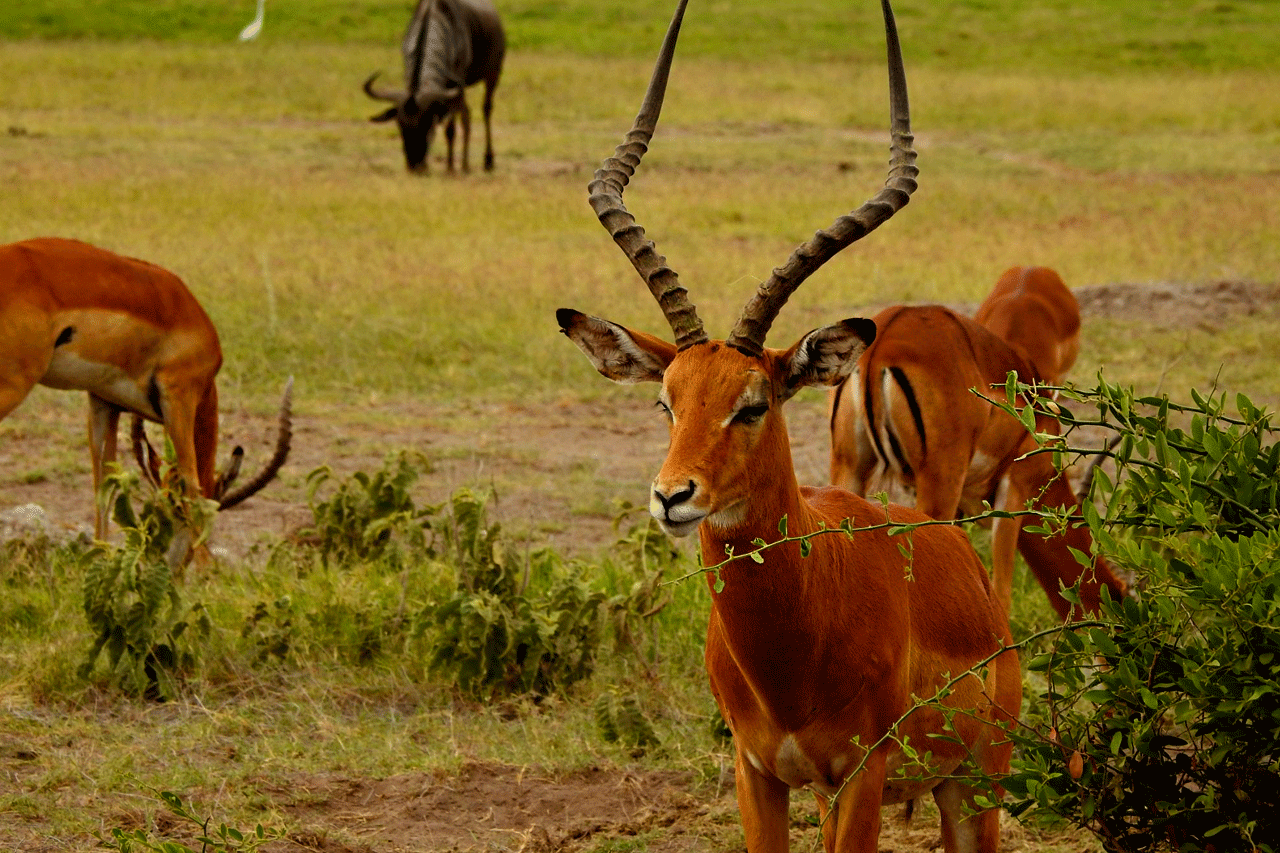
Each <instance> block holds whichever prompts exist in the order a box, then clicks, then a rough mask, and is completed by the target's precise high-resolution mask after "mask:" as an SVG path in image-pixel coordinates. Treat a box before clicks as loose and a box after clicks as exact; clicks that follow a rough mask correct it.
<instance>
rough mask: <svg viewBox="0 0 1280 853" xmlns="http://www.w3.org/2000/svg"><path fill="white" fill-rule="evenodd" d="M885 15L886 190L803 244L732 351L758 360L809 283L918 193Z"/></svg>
mask: <svg viewBox="0 0 1280 853" xmlns="http://www.w3.org/2000/svg"><path fill="white" fill-rule="evenodd" d="M880 6H881V8H882V10H883V12H884V32H885V43H886V47H887V52H888V59H889V122H890V127H889V135H890V140H891V143H890V148H889V151H890V156H889V175H888V177H887V178H886V179H885V182H884V188H883V189H882V190H880V192H879V193H877V194H876V195H875V196H874V197H872V198H871V199H869V200H868V201H867V202H865V203H864V204H863V205H862V206H861V207H859V208H858V209H857V210H854V211H853V212H851V213H848V214H846V215H844V216H841V217H840V218H839V219H837V220H836V221H835V223H834V224H832V226H831V227H830V228H828V229H827V230H825V231H819V232H817V233H816V234H814V235H813V238H812V239H810V240H809V241H808V242H805V243H802V244H801V245H800V246H799V248H797V249H796V250H795V251H794V252H793V253H792V254H791V257H790V258H789V259H788V260H787V262H786V263H785V264H783V265H782V266H780V267H778V268H777V269H775V270H774V271H773V274H772V275H771V276H770V277H769V280H768V281H766V282H765V283H764V284H762V285H760V287H759V289H758V290H757V291H756V293H755V295H754V296H752V297H751V299H750V300H749V301H748V302H747V304H746V306H745V307H743V309H742V314H741V315H740V316H739V317H738V322H737V323H736V324H735V325H734V327H733V332H732V333H731V334H730V335H729V338H728V340H727V341H726V343H728V344H729V345H730V346H732V347H736V348H737V349H739V350H741V351H743V352H745V353H747V354H749V355H754V356H759V355H760V354H761V353H763V352H764V339H765V336H766V335H767V334H768V333H769V327H770V326H771V325H773V321H774V319H776V318H777V316H778V312H779V311H780V310H782V306H783V305H785V304H786V301H787V299H788V298H789V297H790V296H791V294H792V293H794V292H795V290H796V288H797V287H799V286H800V285H801V284H802V283H803V282H804V280H805V279H806V278H808V277H809V276H810V275H812V274H813V273H815V272H817V270H818V268H819V267H821V266H822V265H823V264H825V263H826V262H827V261H829V260H830V259H831V258H833V257H835V255H836V254H837V253H839V252H840V251H841V250H842V249H844V248H846V247H847V246H849V245H851V244H853V243H855V242H857V241H858V240H861V239H862V238H863V237H865V236H867V235H868V234H870V233H871V232H872V231H874V230H875V229H876V228H878V227H879V226H880V225H883V224H884V223H885V222H886V221H887V220H888V219H889V217H891V216H893V215H894V214H895V213H897V212H898V211H899V210H901V209H902V208H903V207H905V206H906V204H907V202H908V201H910V199H911V193H912V192H913V191H914V190H915V188H916V176H917V175H918V174H919V169H917V168H916V152H915V149H913V148H912V147H911V146H912V143H913V142H914V137H912V135H911V118H910V109H909V106H908V103H907V78H906V73H905V72H904V71H903V68H902V48H901V47H900V46H899V44H898V29H897V26H896V24H895V23H894V19H893V9H892V8H890V6H889V0H880Z"/></svg>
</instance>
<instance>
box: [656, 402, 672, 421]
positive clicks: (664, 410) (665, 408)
mask: <svg viewBox="0 0 1280 853" xmlns="http://www.w3.org/2000/svg"><path fill="white" fill-rule="evenodd" d="M653 405H654V406H656V407H657V408H659V409H661V410H662V413H663V414H664V415H666V416H667V420H669V421H675V419H676V416H675V415H673V414H671V407H670V406H668V405H667V404H666V403H664V402H662V401H661V400H659V401H658V402H656V403H654V404H653Z"/></svg>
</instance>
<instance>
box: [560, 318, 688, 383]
mask: <svg viewBox="0 0 1280 853" xmlns="http://www.w3.org/2000/svg"><path fill="white" fill-rule="evenodd" d="M556 321H557V322H559V323H560V331H562V332H564V334H565V335H566V336H567V337H568V338H569V340H571V341H573V342H574V343H575V344H577V345H578V349H580V350H582V351H583V353H585V354H586V356H587V358H588V359H590V360H591V363H592V364H593V365H595V368H596V370H598V371H600V373H601V374H602V375H603V376H605V377H607V378H609V379H612V380H613V381H614V382H619V383H621V384H623V385H632V384H635V383H637V382H661V381H662V374H663V372H664V371H666V369H667V365H668V364H670V363H671V360H672V359H673V358H675V355H676V347H675V344H669V343H667V342H666V341H664V340H662V339H661V338H655V337H654V336H653V335H646V334H645V333H644V332H633V331H631V330H630V329H625V328H623V327H622V326H619V325H618V324H617V323H610V322H609V321H608V320H601V319H600V318H599V317H588V316H587V315H586V314H583V313H582V312H580V311H574V310H572V309H570V308H561V309H560V310H559V311H557V312H556Z"/></svg>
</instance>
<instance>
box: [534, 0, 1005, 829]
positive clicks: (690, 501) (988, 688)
mask: <svg viewBox="0 0 1280 853" xmlns="http://www.w3.org/2000/svg"><path fill="white" fill-rule="evenodd" d="M684 7H685V3H684V2H683V0H681V2H680V5H679V7H678V8H677V10H676V13H675V16H674V18H673V19H672V22H671V27H670V29H669V30H668V32H667V37H666V40H665V41H664V43H663V47H662V51H661V53H660V55H659V58H658V62H657V65H656V68H655V70H654V74H653V78H652V80H651V82H650V84H649V90H648V93H647V94H646V96H645V100H644V103H643V104H642V106H641V109H640V114H639V116H638V117H637V118H636V122H635V126H634V127H633V129H632V130H631V132H630V133H629V134H628V136H627V139H626V141H625V142H624V143H623V144H622V145H621V146H619V148H618V150H617V151H616V152H615V154H614V156H613V157H612V158H610V159H608V160H607V161H605V163H604V165H603V167H602V168H601V169H600V170H599V171H597V172H596V177H595V180H594V181H593V182H592V183H591V187H590V194H591V205H592V207H593V208H594V209H595V211H596V214H597V216H598V217H599V219H600V221H601V223H602V224H603V225H604V226H605V228H606V229H607V230H608V231H609V233H610V234H611V235H613V238H614V240H615V241H616V242H617V244H618V245H619V246H620V247H621V248H622V250H623V252H624V253H625V254H626V256H627V258H628V259H629V260H630V261H631V263H632V264H633V265H634V266H635V268H636V270H637V271H638V272H639V273H640V276H641V278H642V279H643V280H644V281H645V282H646V284H647V285H648V286H649V289H650V291H651V292H652V293H653V295H654V296H655V297H656V299H657V301H658V304H659V306H660V307H661V308H662V311H663V313H664V315H665V316H666V318H667V321H668V322H669V324H670V325H671V329H672V332H673V334H674V336H675V343H668V342H667V341H665V340H664V339H662V338H659V337H657V336H654V335H650V334H646V333H644V332H638V331H633V330H631V329H627V328H624V327H622V326H619V325H617V324H616V323H612V322H609V321H607V320H602V319H599V318H596V317H591V316H588V315H586V314H582V313H579V312H577V311H572V310H569V309H561V310H560V311H559V312H557V319H558V320H559V323H560V327H561V330H562V331H563V332H564V333H565V334H566V335H568V336H569V338H570V339H571V340H572V341H573V342H574V343H575V344H577V345H578V347H579V348H581V349H582V351H583V352H584V353H585V354H586V356H587V358H588V359H589V360H590V361H591V363H592V364H593V365H594V366H595V368H596V369H597V370H598V371H599V372H600V373H602V374H604V375H605V376H606V377H608V378H610V379H612V380H614V381H616V382H623V383H632V382H654V383H657V384H659V385H660V390H659V392H658V405H659V406H660V407H661V408H662V409H663V410H664V411H665V412H666V414H667V416H668V419H669V422H670V431H671V444H670V448H669V450H668V452H667V458H666V461H665V462H664V463H663V465H662V467H661V469H660V470H659V472H658V475H657V477H656V478H655V479H654V481H653V487H652V491H651V494H650V511H651V512H652V513H653V515H654V517H655V518H656V519H657V520H658V521H659V522H660V523H661V524H662V526H663V528H664V529H666V530H667V531H668V532H669V533H670V534H672V535H673V536H684V535H687V534H690V533H692V532H694V531H695V530H696V531H697V532H698V535H699V538H700V541H701V546H702V547H701V551H702V555H703V560H704V561H705V562H706V564H707V565H708V566H711V565H715V564H717V563H720V562H721V561H722V559H723V555H725V554H726V552H727V551H728V550H732V551H733V553H735V554H738V555H743V554H745V553H747V552H749V551H752V550H754V549H755V546H754V545H753V544H752V543H753V542H755V541H756V540H758V539H764V540H766V541H775V540H777V539H778V538H779V523H780V522H781V521H782V519H784V518H785V519H786V529H787V532H788V533H789V534H790V535H791V536H792V537H797V536H805V535H808V534H815V533H817V532H818V531H820V530H822V529H823V528H827V529H831V528H838V527H840V526H841V525H842V524H844V523H845V522H846V520H847V521H848V523H849V524H850V525H851V526H852V527H853V528H854V529H855V530H856V532H854V533H853V534H852V535H848V536H846V535H845V534H843V533H839V532H835V533H826V534H819V535H815V536H813V538H811V539H809V540H808V541H809V546H810V548H811V550H809V553H808V554H807V556H803V555H802V549H801V544H800V543H799V542H798V541H788V542H786V543H785V544H781V545H778V546H775V547H772V548H769V549H767V550H765V551H763V552H761V553H760V554H759V555H758V556H759V557H760V558H761V559H762V562H760V563H757V562H755V561H753V560H750V559H737V560H734V561H731V562H729V563H727V564H725V565H723V566H722V567H720V568H719V570H718V577H719V579H720V583H716V582H715V580H714V578H712V577H711V576H710V575H709V581H710V582H709V586H710V588H711V596H712V605H711V621H710V625H709V626H708V628H707V650H706V663H707V672H708V676H709V678H710V681H711V689H712V692H713V693H714V694H715V697H716V701H717V703H718V704H719V706H720V710H721V713H722V714H723V715H724V718H725V720H726V721H727V722H728V724H729V727H730V728H731V729H732V731H733V736H734V747H735V750H736V753H737V754H736V761H735V772H736V777H737V797H738V806H739V809H740V811H741V814H742V823H743V828H744V831H745V834H746V842H747V849H748V850H750V851H753V853H758V851H783V850H786V849H787V844H788V832H789V829H790V821H789V819H788V814H787V802H788V798H789V792H790V790H791V789H792V788H810V789H811V790H813V791H814V793H815V795H816V797H817V800H818V807H819V810H820V812H821V813H822V816H823V830H822V831H823V838H824V842H825V844H826V847H827V850H828V851H842V852H843V851H866V853H874V851H876V850H877V838H878V835H879V829H880V807H881V806H882V805H883V804H887V803H893V802H902V801H905V800H909V799H912V798H915V797H917V796H919V795H921V794H923V793H925V792H928V791H932V793H933V796H934V799H935V800H936V802H937V803H938V807H939V809H940V811H941V815H942V838H943V844H944V846H945V848H946V849H947V850H948V851H986V852H987V853H989V851H994V850H996V849H997V846H998V844H999V811H998V810H986V811H984V810H982V809H981V807H980V806H979V805H978V802H977V799H976V796H977V795H978V794H979V793H980V792H982V791H984V790H985V789H983V788H982V785H981V783H980V782H978V781H976V780H975V779H974V778H973V768H975V767H976V769H977V770H978V771H979V772H980V773H981V774H983V775H985V776H988V777H996V778H998V777H999V776H1000V775H1001V774H1003V773H1005V772H1007V770H1008V766H1009V757H1010V753H1011V749H1012V747H1011V744H1010V742H1009V740H1008V738H1007V736H1006V729H1007V727H1008V726H1009V725H1011V724H1012V722H1013V720H1014V719H1015V717H1016V715H1017V713H1018V707H1019V703H1020V700H1021V673H1020V671H1019V668H1018V658H1017V655H1016V654H1015V652H1014V651H1012V650H1004V649H1005V648H1006V647H1007V646H1008V645H1009V644H1010V636H1009V626H1008V618H1007V616H1006V614H1005V612H1004V609H1003V607H1002V606H1001V605H1000V603H999V601H998V600H997V599H996V598H995V597H994V596H993V594H992V590H991V586H990V583H989V581H988V578H987V573H986V570H985V569H984V568H983V566H982V564H981V563H980V562H979V560H978V558H977V556H976V555H975V554H974V552H973V550H972V548H971V547H970V546H969V543H968V540H967V539H966V538H965V536H964V534H963V533H962V532H960V531H959V530H957V529H954V528H950V527H922V528H918V529H915V530H913V531H911V532H909V533H906V534H904V535H901V536H890V535H888V534H887V533H886V531H885V530H884V528H883V527H877V526H878V525H883V524H884V523H885V522H886V520H889V521H891V522H893V523H895V524H910V523H912V522H917V521H924V520H925V516H923V515H920V514H919V513H917V512H915V511H914V510H909V509H904V508H901V507H890V508H889V510H888V514H887V518H886V512H885V510H883V509H882V508H881V507H879V506H875V505H872V504H870V503H868V502H867V501H865V500H863V499H862V498H859V497H857V496H856V495H854V494H852V493H850V492H846V491H842V490H839V489H835V488H822V489H814V488H808V487H802V486H800V485H799V484H798V483H797V481H796V478H795V473H794V470H793V468H792V463H791V449H790V444H789V441H788V438H787V429H786V424H785V423H784V421H783V418H782V412H781V408H782V405H783V403H785V402H786V401H787V400H788V399H789V398H790V397H791V396H792V395H794V394H795V393H796V392H797V391H798V390H799V389H800V388H803V387H805V386H829V385H832V384H834V383H837V382H839V381H840V380H841V379H842V378H844V377H845V376H846V375H848V373H849V372H850V371H851V370H852V369H853V367H854V364H855V362H856V361H857V358H858V355H859V354H860V353H861V352H862V351H863V349H864V348H865V347H866V346H867V345H868V344H869V343H870V342H871V341H872V340H873V339H874V337H875V327H874V324H872V323H871V322H870V321H867V320H845V321H842V322H840V323H836V324H835V325H832V326H827V327H825V328H821V329H816V330H814V331H812V332H809V333H808V334H806V335H804V336H803V337H801V338H800V340H798V341H797V342H795V343H794V344H793V345H791V346H790V347H788V348H787V349H771V348H766V347H765V345H764V339H765V335H766V334H767V332H768V330H769V327H770V325H771V324H772V322H773V320H774V318H775V317H776V316H777V314H778V311H779V310H780V309H781V307H782V305H783V303H784V302H785V301H786V300H787V298H788V296H789V295H790V294H791V293H792V292H793V291H794V290H795V289H796V288H797V287H798V286H799V285H800V284H801V282H803V281H804V279H805V278H807V277H808V276H809V275H810V274H811V273H813V272H814V271H815V270H817V269H818V268H819V267H820V266H821V265H822V264H823V263H824V262H825V261H827V260H828V259H829V258H831V257H832V256H834V255H835V254H836V253H837V252H839V251H840V250H842V249H844V248H845V247H846V246H848V245H850V244H851V243H853V242H854V241H856V240H858V239H860V238H861V237H863V236H865V235H866V234H868V233H869V232H870V231H872V230H873V229H875V228H876V227H877V226H879V225H880V224H881V223H883V222H884V221H885V220H887V219H888V218H889V217H890V216H892V215H893V214H894V213H895V212H897V211H898V210H899V209H900V208H901V207H902V206H903V205H905V204H906V203H907V201H908V198H909V196H910V194H911V192H912V191H913V190H914V189H915V186H916V180H915V178H916V167H915V159H916V155H915V152H914V151H913V150H912V148H911V143H912V137H911V130H910V123H909V120H908V110H907V90H906V80H905V77H904V74H903V70H902V58H901V53H900V50H899V48H898V41H897V33H896V30H895V28H894V25H893V15H892V12H891V10H890V8H889V3H888V0H882V7H883V12H884V18H885V32H886V37H887V40H888V55H889V77H890V101H891V114H892V115H891V125H892V126H891V136H892V149H891V150H892V159H891V166H890V171H889V178H888V180H887V181H886V184H885V187H884V189H883V190H881V191H880V193H879V194H877V195H876V196H875V197H874V198H872V199H871V200H870V201H868V202H866V203H865V204H863V205H862V206H861V207H859V208H858V209H856V210H854V211H853V212H852V213H850V214H848V215H846V216H842V217H840V218H839V219H837V220H836V222H835V223H834V224H833V225H832V226H831V228H829V229H828V230H826V231H820V232H818V233H817V234H816V235H815V236H814V238H813V239H812V240H810V241H808V242H807V243H805V244H803V245H801V246H800V247H799V248H798V249H797V250H796V251H795V253H794V254H793V255H792V256H791V258H790V260H788V261H787V262H786V263H785V264H784V265H783V266H781V267H779V268H778V269H776V270H774V272H773V275H772V276H771V277H770V279H769V280H768V281H767V282H765V283H764V284H763V285H761V287H760V289H759V291H758V292H757V293H756V294H755V296H754V297H753V298H752V299H751V300H750V301H749V302H748V303H747V306H746V308H744V309H743V312H742V316H741V317H740V319H739V320H738V323H737V325H736V326H735V327H734V329H733V331H732V333H731V334H730V336H729V337H728V339H726V340H723V341H718V340H710V339H709V338H708V336H707V334H706V332H705V331H704V330H703V326H702V322H701V321H700V320H699V319H698V316H697V312H696V311H695V309H694V306H693V305H692V303H691V302H690V301H689V300H688V298H687V294H686V291H685V289H684V288H683V287H682V286H681V285H680V283H679V281H678V280H677V278H676V274H675V272H674V271H673V270H671V269H670V268H669V267H668V266H667V265H666V260H665V258H663V257H662V256H661V255H659V254H658V253H657V251H656V249H655V248H654V246H653V244H652V243H651V242H649V240H648V239H646V237H645V235H644V231H643V229H641V228H640V226H639V225H638V224H636V221H635V219H634V218H633V217H632V216H631V214H630V213H629V212H628V211H627V209H626V207H625V206H624V205H623V202H622V192H623V189H624V187H625V186H626V184H627V183H628V182H629V181H630V179H631V177H632V176H633V175H634V173H635V169H636V167H637V166H638V165H639V162H640V159H641V157H642V156H643V154H644V152H645V150H646V149H647V146H648V143H649V140H650V139H651V138H652V135H653V132H654V129H655V127H656V125H657V120H658V114H659V111H660V109H661V105H662V98H663V94H664V92H665V89H666V83H667V75H668V71H669V69H670V65H671V59H672V56H673V54H674V52H675V43H676V38H677V36H678V33H679V28H680V23H681V20H682V18H683V14H684ZM860 528H875V529H866V530H862V529H860ZM1002 650H1004V651H1002ZM952 679H955V682H954V684H953V685H952V686H951V690H950V692H949V694H948V695H947V698H946V699H945V705H946V706H947V707H948V708H950V709H953V710H954V711H955V713H951V712H950V711H948V712H945V713H944V711H942V710H940V709H939V708H938V707H936V706H932V707H919V708H914V709H913V699H912V697H913V696H915V697H930V696H933V695H934V694H935V693H937V691H938V690H939V689H940V688H942V687H943V686H944V685H946V684H948V683H949V682H950V681H951V680H952ZM902 741H907V742H909V743H910V744H911V745H913V746H914V747H915V748H916V749H917V750H918V751H919V752H920V753H922V754H923V753H925V752H928V753H929V754H930V758H929V760H928V761H927V762H926V763H925V764H923V765H921V764H913V763H911V762H910V761H908V760H907V758H906V757H905V755H904V752H903V750H902V749H901V746H900V744H901V742H902ZM970 762H971V764H968V763H970Z"/></svg>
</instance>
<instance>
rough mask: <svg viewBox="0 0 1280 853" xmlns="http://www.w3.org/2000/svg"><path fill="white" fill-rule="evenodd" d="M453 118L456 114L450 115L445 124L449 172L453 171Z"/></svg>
mask: <svg viewBox="0 0 1280 853" xmlns="http://www.w3.org/2000/svg"><path fill="white" fill-rule="evenodd" d="M453 118H454V113H449V119H448V121H446V122H445V123H444V141H445V143H446V145H447V146H448V149H449V171H450V172H452V171H453Z"/></svg>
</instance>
